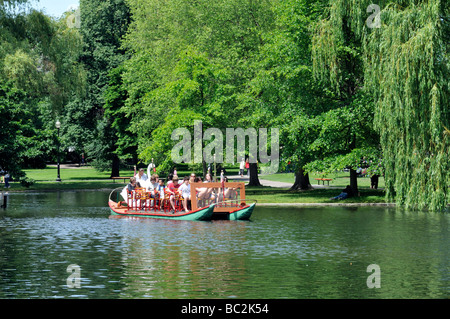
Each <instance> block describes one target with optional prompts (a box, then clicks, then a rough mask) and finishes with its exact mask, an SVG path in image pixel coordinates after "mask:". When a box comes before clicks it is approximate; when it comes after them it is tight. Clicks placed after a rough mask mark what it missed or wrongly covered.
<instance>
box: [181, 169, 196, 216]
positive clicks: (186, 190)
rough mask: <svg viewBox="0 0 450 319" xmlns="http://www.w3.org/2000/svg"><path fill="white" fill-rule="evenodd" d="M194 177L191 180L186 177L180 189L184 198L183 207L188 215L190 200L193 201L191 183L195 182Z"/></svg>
mask: <svg viewBox="0 0 450 319" xmlns="http://www.w3.org/2000/svg"><path fill="white" fill-rule="evenodd" d="M194 178H195V175H194V177H192V175H191V177H190V178H189V177H188V176H185V177H184V178H183V184H182V185H181V186H180V187H179V191H180V192H181V196H183V207H184V211H185V212H186V213H189V210H188V200H191V185H190V181H191V180H194Z"/></svg>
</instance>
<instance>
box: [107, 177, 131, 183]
mask: <svg viewBox="0 0 450 319" xmlns="http://www.w3.org/2000/svg"><path fill="white" fill-rule="evenodd" d="M130 178H131V177H110V179H112V180H113V181H114V183H115V182H116V179H123V182H124V183H126V182H127V181H129V180H130Z"/></svg>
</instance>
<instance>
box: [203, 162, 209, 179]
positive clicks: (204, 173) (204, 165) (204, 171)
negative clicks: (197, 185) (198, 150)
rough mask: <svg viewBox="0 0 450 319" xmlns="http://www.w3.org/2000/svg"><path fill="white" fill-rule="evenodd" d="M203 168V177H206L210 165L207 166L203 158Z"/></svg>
mask: <svg viewBox="0 0 450 319" xmlns="http://www.w3.org/2000/svg"><path fill="white" fill-rule="evenodd" d="M202 170H203V178H205V179H206V174H207V173H208V166H206V162H205V160H204V159H203V160H202Z"/></svg>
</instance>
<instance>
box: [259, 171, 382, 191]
mask: <svg viewBox="0 0 450 319" xmlns="http://www.w3.org/2000/svg"><path fill="white" fill-rule="evenodd" d="M259 178H260V179H265V180H269V181H275V182H285V183H292V185H293V184H294V182H295V174H294V173H278V174H272V175H260V176H259ZM315 178H332V179H333V180H332V181H330V186H336V187H342V189H344V188H345V187H346V186H347V185H349V184H350V173H346V172H337V173H333V174H327V175H323V174H320V173H312V174H310V175H309V181H310V183H311V185H317V183H318V181H316V180H315ZM320 184H321V185H322V182H320ZM325 185H328V184H327V182H325ZM358 188H370V178H369V177H358ZM378 188H384V178H383V177H380V178H379V181H378Z"/></svg>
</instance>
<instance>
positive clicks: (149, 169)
mask: <svg viewBox="0 0 450 319" xmlns="http://www.w3.org/2000/svg"><path fill="white" fill-rule="evenodd" d="M155 168H156V165H155V164H154V163H153V158H152V162H151V163H150V164H148V167H147V177H148V176H152V174H153V173H154V172H155V171H156V170H155Z"/></svg>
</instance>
